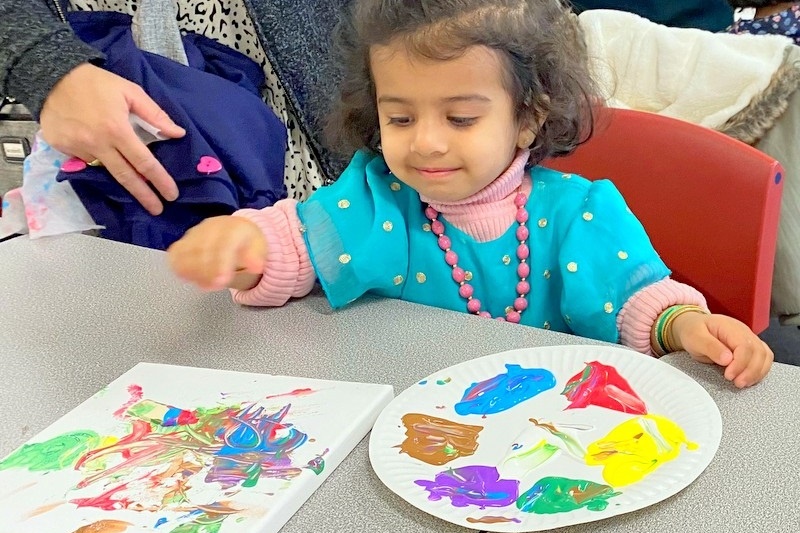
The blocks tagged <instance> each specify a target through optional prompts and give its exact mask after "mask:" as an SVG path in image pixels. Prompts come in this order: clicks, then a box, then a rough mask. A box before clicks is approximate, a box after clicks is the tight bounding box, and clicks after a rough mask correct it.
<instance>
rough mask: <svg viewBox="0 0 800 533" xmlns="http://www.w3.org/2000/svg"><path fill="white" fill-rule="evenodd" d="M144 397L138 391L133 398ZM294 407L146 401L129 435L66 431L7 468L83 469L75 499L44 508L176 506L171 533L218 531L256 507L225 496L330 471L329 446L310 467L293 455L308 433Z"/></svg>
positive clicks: (97, 528)
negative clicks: (292, 418)
mask: <svg viewBox="0 0 800 533" xmlns="http://www.w3.org/2000/svg"><path fill="white" fill-rule="evenodd" d="M129 392H130V388H129ZM289 394H292V393H289ZM136 396H137V394H136V393H135V391H134V393H132V395H131V397H132V398H133V397H136ZM278 396H283V395H278ZM126 405H127V404H126ZM290 409H291V404H286V405H284V406H283V407H281V408H280V409H278V410H275V411H272V410H271V411H267V410H266V409H265V408H264V407H260V406H258V405H256V404H254V403H245V404H235V405H228V406H216V407H213V408H203V407H198V408H196V409H193V410H186V409H180V408H178V407H173V406H169V405H166V404H163V403H159V402H156V401H152V400H140V401H138V402H136V403H134V404H133V405H128V407H126V410H125V411H124V420H125V421H126V422H127V423H128V424H129V426H128V427H129V429H128V433H127V434H126V435H124V436H122V437H121V438H117V437H115V436H110V437H103V436H100V435H98V434H97V433H95V432H93V431H80V430H79V431H72V432H69V433H64V434H61V435H58V436H55V437H53V438H51V439H48V440H46V441H44V442H39V443H34V444H26V445H24V446H22V447H20V448H19V449H18V450H17V451H16V452H14V453H12V454H11V455H9V456H8V457H7V458H6V459H4V460H3V461H0V470H5V469H11V468H22V469H27V470H29V471H31V472H41V473H47V472H51V471H56V470H64V469H74V470H76V471H79V472H81V475H82V478H81V479H80V481H79V482H78V483H77V484H76V486H75V487H74V488H73V489H71V490H70V493H72V494H69V493H68V494H67V498H66V500H67V501H62V502H59V503H58V504H56V505H54V506H52V507H47V508H45V507H42V508H41V509H42V511H43V512H47V511H48V510H50V509H52V508H55V507H57V506H58V505H60V504H63V503H71V504H73V505H75V506H77V507H90V508H95V509H99V510H103V511H109V512H111V511H117V510H130V511H142V512H154V513H161V512H173V513H175V512H177V513H183V515H182V516H183V518H176V519H173V520H172V521H171V522H169V523H167V522H161V521H160V524H159V525H160V526H163V527H171V529H168V531H169V532H170V533H215V532H217V531H219V529H220V527H221V525H222V523H223V521H224V520H225V519H226V518H227V517H229V516H231V515H237V514H238V515H240V514H241V513H242V512H245V511H247V509H238V508H234V507H233V506H232V505H231V504H229V503H228V502H226V501H225V498H226V495H230V494H233V493H236V492H239V491H241V490H242V489H245V488H250V487H254V486H256V484H257V483H258V481H259V479H265V478H273V479H279V480H284V481H291V480H292V479H294V478H296V477H297V476H299V475H301V473H302V472H303V471H305V470H310V471H312V472H314V474H316V475H319V474H320V473H321V472H322V471H323V470H324V468H325V461H324V459H323V456H324V455H325V454H326V453H327V452H328V450H327V449H326V450H325V451H324V452H322V453H321V454H320V455H318V456H317V457H316V458H314V459H311V460H310V461H308V462H307V463H306V464H305V465H302V466H300V465H295V464H294V463H293V460H292V452H293V451H295V450H297V449H298V448H300V447H301V446H303V445H304V444H305V443H306V442H307V441H308V440H309V439H308V436H307V435H306V433H304V432H302V431H301V430H300V429H298V428H296V427H294V425H293V424H291V423H290V422H289V421H288V415H289V412H290ZM193 489H194V491H193ZM198 490H199V492H198ZM198 494H201V495H202V498H199V499H198V497H197V495H198ZM193 495H194V496H193ZM121 524H123V522H119V521H114V520H102V521H99V522H96V523H95V524H92V525H90V526H85V527H84V528H82V529H80V530H78V531H80V533H95V532H98V533H100V532H102V533H113V532H116V531H124V529H119V527H121ZM125 524H126V523H125ZM90 527H93V528H94V529H87V528H90ZM125 527H126V528H127V525H126V526H125ZM103 528H104V529H103ZM114 528H117V529H114Z"/></svg>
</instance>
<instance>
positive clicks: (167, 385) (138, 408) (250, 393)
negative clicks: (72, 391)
mask: <svg viewBox="0 0 800 533" xmlns="http://www.w3.org/2000/svg"><path fill="white" fill-rule="evenodd" d="M392 396H393V390H392V387H391V386H389V385H375V384H364V383H349V382H339V381H325V380H316V379H306V378H298V377H285V376H271V375H263V374H248V373H242V372H229V371H222V370H210V369H202V368H193V367H179V366H170V365H158V364H150V363H140V364H138V365H136V366H135V367H134V368H133V369H131V370H130V371H128V372H126V373H125V374H123V375H122V376H120V377H119V378H118V379H116V380H115V381H113V382H112V383H111V384H109V385H108V386H107V387H106V388H104V389H103V390H101V391H100V392H98V393H97V394H95V395H94V396H92V397H91V398H90V399H88V400H87V401H85V402H84V403H83V404H81V405H80V406H78V407H77V408H75V409H74V410H72V411H71V412H69V413H67V414H66V415H65V416H63V417H62V418H61V419H59V420H58V421H56V422H55V423H54V424H52V425H51V426H50V427H48V428H47V429H45V430H44V431H42V432H41V433H40V434H38V435H37V436H35V437H34V438H32V439H31V440H30V441H28V443H27V444H25V445H23V446H22V447H20V448H18V449H17V450H16V451H15V452H13V453H12V454H10V455H9V456H7V457H6V458H5V459H3V461H0V514H2V516H3V520H2V521H3V531H4V532H8V533H30V532H45V531H48V532H50V531H53V532H56V531H59V532H65V533H73V532H74V533H89V532H92V533H126V532H127V533H134V532H136V533H140V532H155V533H271V532H276V531H278V530H279V529H280V528H281V527H282V526H283V525H284V524H285V523H286V521H288V520H289V518H290V517H291V516H292V515H293V514H294V513H295V512H296V511H297V509H299V508H300V506H301V505H302V504H303V502H305V501H306V499H307V498H308V497H309V496H310V495H311V493H312V492H313V491H314V490H315V489H316V488H317V487H318V486H319V485H320V484H321V483H322V482H323V481H324V480H325V478H326V477H327V476H328V475H329V474H330V473H331V471H333V470H334V469H335V468H336V467H337V466H338V465H339V463H341V461H342V460H343V459H344V458H345V457H346V456H347V454H348V453H349V452H350V451H351V450H352V449H353V448H354V447H355V446H356V444H358V442H359V441H360V440H361V439H362V438H363V437H364V436H365V435H366V434H367V432H368V431H369V430H370V428H371V427H372V424H373V423H374V421H375V419H376V418H377V416H378V414H379V413H380V411H381V410H382V409H383V407H385V406H386V405H387V404H388V403H389V402H390V401H391V399H392ZM172 424H174V425H172Z"/></svg>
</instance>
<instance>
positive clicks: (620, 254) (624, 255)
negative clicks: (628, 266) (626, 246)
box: [617, 250, 628, 259]
mask: <svg viewBox="0 0 800 533" xmlns="http://www.w3.org/2000/svg"><path fill="white" fill-rule="evenodd" d="M617 257H619V258H620V259H627V258H628V252H625V251H623V250H620V251H619V252H617Z"/></svg>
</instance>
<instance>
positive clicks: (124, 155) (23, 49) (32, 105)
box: [0, 0, 185, 215]
mask: <svg viewBox="0 0 800 533" xmlns="http://www.w3.org/2000/svg"><path fill="white" fill-rule="evenodd" d="M64 9H65V6H62V5H61V4H59V3H58V2H57V1H51V2H47V1H44V0H3V1H2V2H0V94H4V95H9V96H14V97H15V98H16V99H17V100H18V101H19V102H21V103H22V104H24V105H25V106H26V107H27V108H28V110H29V111H30V112H31V114H32V115H33V117H34V118H35V119H36V120H37V121H39V122H40V124H41V127H42V136H43V138H44V139H45V140H46V141H47V142H48V144H50V145H51V146H52V147H54V148H55V149H57V150H59V151H60V152H63V153H66V154H70V155H73V156H76V157H78V158H80V159H83V160H84V161H87V162H89V161H94V160H100V161H102V162H103V165H105V167H106V168H107V169H108V171H109V172H110V173H111V174H112V175H113V176H114V177H115V178H116V179H117V181H119V183H120V184H121V185H122V186H123V187H125V189H126V190H127V191H128V192H130V193H131V195H133V196H134V197H135V198H136V199H137V200H138V201H139V202H140V203H141V204H142V205H143V206H144V207H145V208H146V209H147V211H148V212H150V213H151V214H153V215H158V214H160V213H161V212H162V211H163V205H162V203H161V200H160V199H159V197H158V195H157V194H156V191H158V193H159V194H160V195H161V197H162V198H163V199H164V200H167V201H171V200H175V199H176V198H177V197H178V187H177V185H176V184H175V180H174V179H173V178H172V177H171V176H170V175H169V174H168V173H167V171H166V170H165V169H164V167H163V166H162V165H161V163H159V162H158V160H157V159H156V158H155V157H154V156H153V154H152V152H150V150H149V149H148V148H147V146H146V145H145V144H144V143H143V142H142V141H141V140H139V138H138V137H137V136H136V133H135V132H134V129H133V126H132V125H131V123H130V122H129V120H128V117H129V115H130V113H135V114H137V115H138V116H139V117H141V118H142V119H143V120H144V121H145V122H147V123H149V124H151V125H153V126H155V128H157V129H158V130H160V133H161V135H163V136H164V137H166V138H179V137H182V136H183V135H184V134H185V131H184V129H183V128H182V127H180V126H179V125H177V124H175V123H174V122H173V121H172V120H171V119H170V117H168V116H167V114H166V113H164V111H163V110H162V109H161V108H160V107H159V106H158V105H157V104H156V103H155V102H153V100H152V99H151V98H150V97H149V96H147V94H146V93H145V92H144V90H142V88H141V87H139V86H138V85H136V84H134V83H131V82H129V81H128V80H126V79H124V78H121V77H119V76H117V75H115V74H112V73H110V72H108V71H106V70H103V69H102V68H100V67H101V65H102V64H103V60H104V56H103V55H102V54H100V53H99V52H98V51H97V50H95V49H94V48H92V47H90V46H89V45H87V44H85V43H83V42H82V41H81V40H80V39H78V38H77V37H76V36H75V34H74V33H73V32H72V30H71V29H70V27H69V26H68V25H67V24H66V23H65V22H62V20H61V18H60V17H63V14H64ZM147 182H149V183H150V184H152V186H153V188H151V187H150V186H149V185H148V183H147Z"/></svg>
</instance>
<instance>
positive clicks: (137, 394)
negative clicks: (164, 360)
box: [114, 385, 144, 418]
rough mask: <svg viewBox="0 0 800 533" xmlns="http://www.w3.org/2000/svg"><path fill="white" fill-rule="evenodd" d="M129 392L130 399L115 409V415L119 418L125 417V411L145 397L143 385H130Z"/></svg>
mask: <svg viewBox="0 0 800 533" xmlns="http://www.w3.org/2000/svg"><path fill="white" fill-rule="evenodd" d="M128 394H130V395H131V397H130V399H129V400H128V401H127V402H125V403H124V404H122V407H120V408H119V409H117V410H116V411H114V416H115V417H117V418H123V416H124V415H125V411H127V410H128V407H130V406H132V405H133V404H135V403H136V402H138V401H139V400H141V399H142V398H143V397H144V392H143V391H142V387H140V386H139V385H128Z"/></svg>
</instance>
